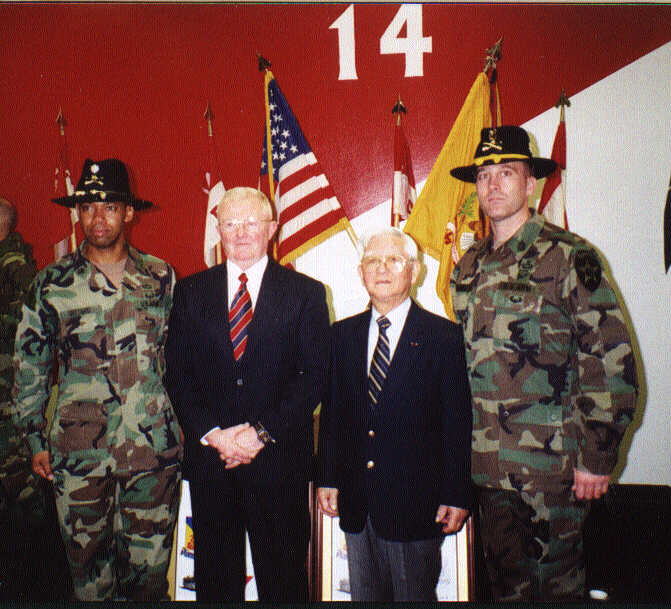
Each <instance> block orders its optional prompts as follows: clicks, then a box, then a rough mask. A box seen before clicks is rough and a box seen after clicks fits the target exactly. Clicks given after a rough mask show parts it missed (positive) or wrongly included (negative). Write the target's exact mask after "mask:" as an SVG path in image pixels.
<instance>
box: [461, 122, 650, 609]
mask: <svg viewBox="0 0 671 609" xmlns="http://www.w3.org/2000/svg"><path fill="white" fill-rule="evenodd" d="M554 166H555V164H554V162H553V161H551V160H549V159H540V158H533V157H532V155H531V152H530V149H529V138H528V135H527V133H526V132H525V131H524V130H523V129H521V128H519V127H512V126H503V127H499V128H497V129H483V130H482V133H481V142H480V144H479V146H478V148H477V150H476V153H475V160H474V163H473V165H470V166H467V167H458V168H455V169H453V170H452V175H453V176H454V177H456V178H458V179H460V180H463V181H467V182H475V184H476V189H477V193H478V199H479V201H480V206H481V209H482V210H483V212H484V213H485V214H486V215H487V216H488V217H489V219H490V221H491V229H492V232H491V235H490V236H489V237H487V238H485V239H483V240H481V241H479V242H477V243H475V244H474V245H473V246H472V247H471V248H470V249H469V250H468V251H467V252H466V254H464V256H463V258H462V259H461V261H460V262H459V264H458V265H457V267H456V268H455V270H454V273H453V276H452V282H451V290H452V297H453V302H454V308H455V313H456V316H457V319H458V321H459V322H460V323H461V324H462V326H463V329H464V340H465V344H466V355H467V363H468V372H469V378H470V383H471V391H472V395H473V455H472V476H473V480H474V482H475V484H476V485H477V487H478V489H479V502H480V516H481V527H482V528H481V535H482V539H483V545H484V552H485V558H486V562H487V568H488V572H489V575H490V580H491V583H492V589H493V593H494V596H495V598H496V599H498V600H579V599H581V598H582V596H583V594H584V561H583V555H582V525H583V522H584V519H585V517H586V515H587V509H588V505H589V504H588V501H589V500H590V499H596V498H599V497H600V496H601V495H603V494H604V493H605V492H606V491H607V490H608V483H609V476H610V473H611V472H612V470H613V467H614V466H615V463H616V461H617V450H618V445H619V442H620V439H621V437H622V434H623V432H624V430H625V428H626V427H627V425H628V424H629V423H630V422H631V419H632V414H633V411H634V406H635V401H636V394H637V380H636V372H635V363H634V358H633V355H632V350H631V345H630V337H629V333H628V331H627V327H626V324H625V321H624V317H623V314H622V311H621V310H620V308H619V306H618V302H617V298H616V296H615V293H614V292H613V290H612V288H611V287H610V285H609V284H608V281H607V279H606V277H605V276H604V274H603V273H602V265H601V262H600V260H599V256H598V254H597V253H596V252H595V251H594V249H593V248H592V247H591V246H590V245H589V244H588V243H586V242H585V241H584V240H583V239H581V238H580V237H578V236H577V235H574V234H572V233H569V232H567V231H565V230H562V229H560V228H558V227H556V226H553V225H551V224H549V223H548V222H546V221H545V219H544V218H543V217H542V216H539V215H536V213H535V212H533V211H531V210H530V209H529V208H528V205H527V199H528V197H529V195H531V194H532V193H533V191H534V187H535V185H536V179H537V178H542V177H545V176H547V175H548V174H549V173H550V172H551V171H552V170H553V169H554Z"/></svg>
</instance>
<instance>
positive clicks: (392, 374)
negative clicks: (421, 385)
mask: <svg viewBox="0 0 671 609" xmlns="http://www.w3.org/2000/svg"><path fill="white" fill-rule="evenodd" d="M424 348H426V338H425V335H424V328H423V324H422V320H421V309H420V308H419V307H418V306H417V305H416V304H415V302H414V301H412V303H411V304H410V310H409V311H408V316H407V317H406V319H405V324H404V325H403V330H402V331H401V336H400V338H399V341H398V345H396V350H395V351H394V355H393V357H392V358H391V363H390V364H389V372H388V373H387V380H386V381H385V383H384V385H383V386H382V392H381V394H380V403H384V401H385V396H386V395H395V394H396V393H397V392H402V391H403V385H404V383H405V379H406V378H407V377H408V375H409V374H413V370H414V369H415V368H416V366H415V362H416V361H417V357H418V356H419V354H420V352H421V351H422V349H424Z"/></svg>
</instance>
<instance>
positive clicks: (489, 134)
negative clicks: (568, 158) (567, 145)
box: [450, 125, 557, 182]
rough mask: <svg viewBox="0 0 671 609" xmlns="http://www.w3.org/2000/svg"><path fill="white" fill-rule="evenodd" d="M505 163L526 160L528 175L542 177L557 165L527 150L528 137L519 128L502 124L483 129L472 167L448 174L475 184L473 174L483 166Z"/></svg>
mask: <svg viewBox="0 0 671 609" xmlns="http://www.w3.org/2000/svg"><path fill="white" fill-rule="evenodd" d="M507 161H526V162H527V163H529V166H530V167H531V175H533V176H534V177H535V178H544V177H546V176H548V175H550V174H551V173H552V171H553V170H554V168H555V167H556V166H557V163H555V162H554V161H553V160H552V159H544V158H541V157H535V156H533V155H532V154H531V149H530V147H529V135H528V134H527V132H526V131H525V130H524V129H522V127H515V126H514V125H502V126H501V127H485V128H484V129H483V130H482V131H481V132H480V143H479V144H478V147H477V148H476V150H475V155H474V159H473V164H472V165H468V166H466V167H455V168H454V169H452V170H451V171H450V174H451V175H452V176H453V177H455V178H457V180H461V181H462V182H475V173H476V171H477V169H478V167H481V166H482V165H498V164H499V163H505V162H507Z"/></svg>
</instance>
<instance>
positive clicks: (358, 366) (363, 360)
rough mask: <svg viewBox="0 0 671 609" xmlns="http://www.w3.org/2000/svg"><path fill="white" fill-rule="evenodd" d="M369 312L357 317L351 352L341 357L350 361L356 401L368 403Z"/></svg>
mask: <svg viewBox="0 0 671 609" xmlns="http://www.w3.org/2000/svg"><path fill="white" fill-rule="evenodd" d="M370 317H371V310H370V309H368V310H367V311H364V312H363V313H361V315H359V318H358V320H357V325H356V327H355V328H354V332H353V333H352V343H351V345H352V350H351V352H350V353H342V354H341V356H342V357H346V358H348V359H350V362H351V366H352V378H353V379H354V382H353V383H352V385H353V391H356V392H357V394H358V395H357V396H356V397H357V399H358V398H361V399H363V400H364V403H366V404H367V403H368V330H369V328H370Z"/></svg>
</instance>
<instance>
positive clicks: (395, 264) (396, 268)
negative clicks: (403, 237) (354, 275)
mask: <svg viewBox="0 0 671 609" xmlns="http://www.w3.org/2000/svg"><path fill="white" fill-rule="evenodd" d="M381 264H382V265H384V266H385V267H386V268H387V269H389V270H390V271H392V272H394V273H400V272H401V271H402V270H403V269H404V268H405V265H406V264H408V259H407V258H404V257H403V256H396V255H392V256H364V257H363V258H362V259H361V266H362V267H363V269H364V270H365V271H375V270H377V269H378V268H379V266H380V265H381Z"/></svg>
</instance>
